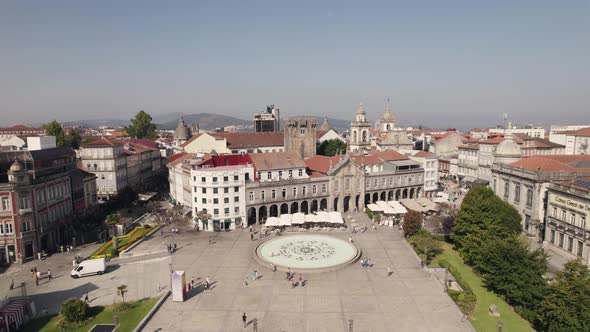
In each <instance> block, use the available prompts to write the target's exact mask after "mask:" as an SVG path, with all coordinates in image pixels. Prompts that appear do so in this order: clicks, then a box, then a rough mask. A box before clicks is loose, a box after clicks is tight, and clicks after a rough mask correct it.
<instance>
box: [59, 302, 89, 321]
mask: <svg viewBox="0 0 590 332" xmlns="http://www.w3.org/2000/svg"><path fill="white" fill-rule="evenodd" d="M60 314H61V315H62V317H63V318H64V320H65V321H66V322H68V323H79V322H82V321H84V320H85V319H86V317H88V304H86V302H84V301H82V300H80V299H77V298H75V297H70V298H69V299H67V300H65V301H64V303H63V304H62V305H61V310H60Z"/></svg>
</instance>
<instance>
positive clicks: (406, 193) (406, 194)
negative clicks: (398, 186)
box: [402, 188, 408, 198]
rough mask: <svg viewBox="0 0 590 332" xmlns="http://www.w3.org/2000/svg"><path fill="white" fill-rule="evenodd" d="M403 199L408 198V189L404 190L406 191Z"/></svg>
mask: <svg viewBox="0 0 590 332" xmlns="http://www.w3.org/2000/svg"><path fill="white" fill-rule="evenodd" d="M402 198H408V188H406V189H404V191H402Z"/></svg>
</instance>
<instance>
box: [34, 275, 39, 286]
mask: <svg viewBox="0 0 590 332" xmlns="http://www.w3.org/2000/svg"><path fill="white" fill-rule="evenodd" d="M33 278H34V279H35V285H37V286H39V278H38V277H37V274H36V273H35V274H34V277H33Z"/></svg>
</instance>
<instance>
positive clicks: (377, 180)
mask: <svg viewBox="0 0 590 332" xmlns="http://www.w3.org/2000/svg"><path fill="white" fill-rule="evenodd" d="M378 185H379V179H375V181H373V186H375V188H376V187H377V186H378Z"/></svg>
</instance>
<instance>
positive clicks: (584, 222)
mask: <svg viewBox="0 0 590 332" xmlns="http://www.w3.org/2000/svg"><path fill="white" fill-rule="evenodd" d="M580 227H582V228H583V229H586V217H580Z"/></svg>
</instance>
